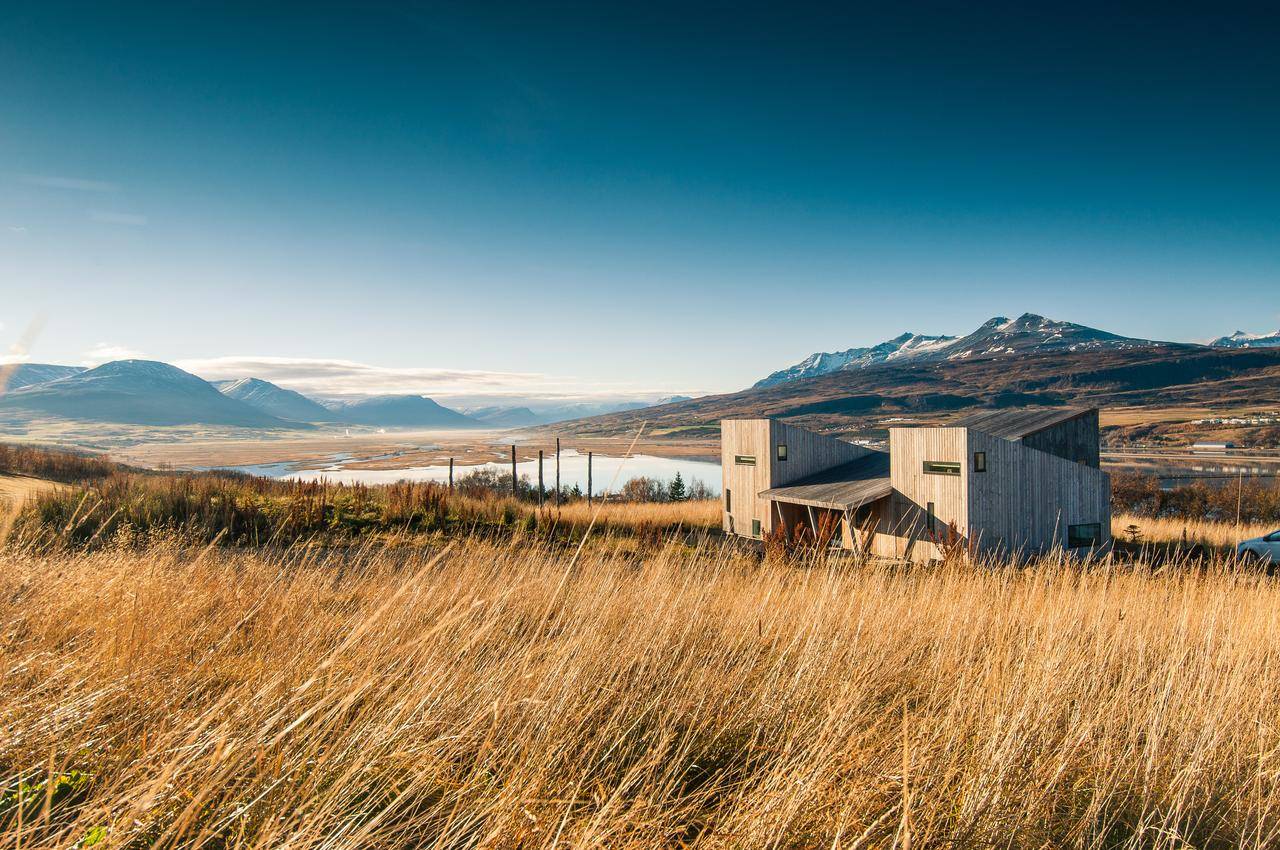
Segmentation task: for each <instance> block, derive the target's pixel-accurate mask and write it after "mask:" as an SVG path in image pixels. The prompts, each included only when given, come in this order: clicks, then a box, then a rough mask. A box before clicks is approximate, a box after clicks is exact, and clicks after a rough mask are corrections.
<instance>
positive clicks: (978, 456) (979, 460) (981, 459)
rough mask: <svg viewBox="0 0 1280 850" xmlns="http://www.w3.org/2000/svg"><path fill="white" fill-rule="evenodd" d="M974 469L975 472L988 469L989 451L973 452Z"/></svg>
mask: <svg viewBox="0 0 1280 850" xmlns="http://www.w3.org/2000/svg"><path fill="white" fill-rule="evenodd" d="M973 471H974V472H986V471H987V453H986V452H974V453H973Z"/></svg>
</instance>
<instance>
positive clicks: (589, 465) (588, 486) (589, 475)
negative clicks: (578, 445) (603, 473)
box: [587, 452, 591, 505]
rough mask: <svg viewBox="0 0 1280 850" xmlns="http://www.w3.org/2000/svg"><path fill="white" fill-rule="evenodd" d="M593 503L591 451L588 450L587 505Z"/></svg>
mask: <svg viewBox="0 0 1280 850" xmlns="http://www.w3.org/2000/svg"><path fill="white" fill-rule="evenodd" d="M590 504H591V452H587V505H590Z"/></svg>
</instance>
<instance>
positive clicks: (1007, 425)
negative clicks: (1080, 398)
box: [951, 407, 1096, 440]
mask: <svg viewBox="0 0 1280 850" xmlns="http://www.w3.org/2000/svg"><path fill="white" fill-rule="evenodd" d="M1095 409H1096V408H1092V407H1046V408H1014V409H1011V410H984V411H982V412H980V413H974V414H971V415H969V416H965V417H963V418H961V419H959V420H957V421H955V422H952V423H951V424H952V425H953V426H955V427H959V428H972V429H973V430H975V431H981V432H982V433H984V434H990V435H991V436H993V437H1000V438H1001V439H1004V440H1021V439H1022V438H1023V437H1027V436H1030V435H1031V434H1035V433H1036V432H1038V431H1043V430H1045V429H1046V428H1052V427H1053V426H1054V425H1060V424H1062V423H1063V422H1066V421H1067V420H1069V419H1075V418H1076V417H1077V416H1083V415H1084V414H1086V413H1089V412H1090V411H1092V410H1095Z"/></svg>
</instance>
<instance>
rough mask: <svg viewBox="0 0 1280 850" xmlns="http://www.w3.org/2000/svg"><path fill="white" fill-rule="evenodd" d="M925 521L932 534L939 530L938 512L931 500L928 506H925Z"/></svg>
mask: <svg viewBox="0 0 1280 850" xmlns="http://www.w3.org/2000/svg"><path fill="white" fill-rule="evenodd" d="M925 522H926V523H927V524H928V527H929V533H930V534H933V533H934V532H936V531H937V530H938V513H937V511H936V510H935V508H934V504H933V502H930V503H929V505H928V507H926V508H925Z"/></svg>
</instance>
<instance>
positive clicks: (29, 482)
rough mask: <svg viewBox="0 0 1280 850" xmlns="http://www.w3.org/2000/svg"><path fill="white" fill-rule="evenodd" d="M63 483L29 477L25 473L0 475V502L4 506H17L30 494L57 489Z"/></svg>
mask: <svg viewBox="0 0 1280 850" xmlns="http://www.w3.org/2000/svg"><path fill="white" fill-rule="evenodd" d="M62 486H63V485H61V484H57V483H54V482H53V481H46V480H44V479H43V478H29V477H27V476H25V475H0V503H2V504H3V505H4V506H5V507H10V506H12V507H15V508H16V507H19V506H21V505H22V503H23V502H25V501H26V500H27V499H28V498H30V497H31V496H35V495H38V494H40V493H43V492H45V491H47V490H57V489H58V488H59V487H62Z"/></svg>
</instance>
